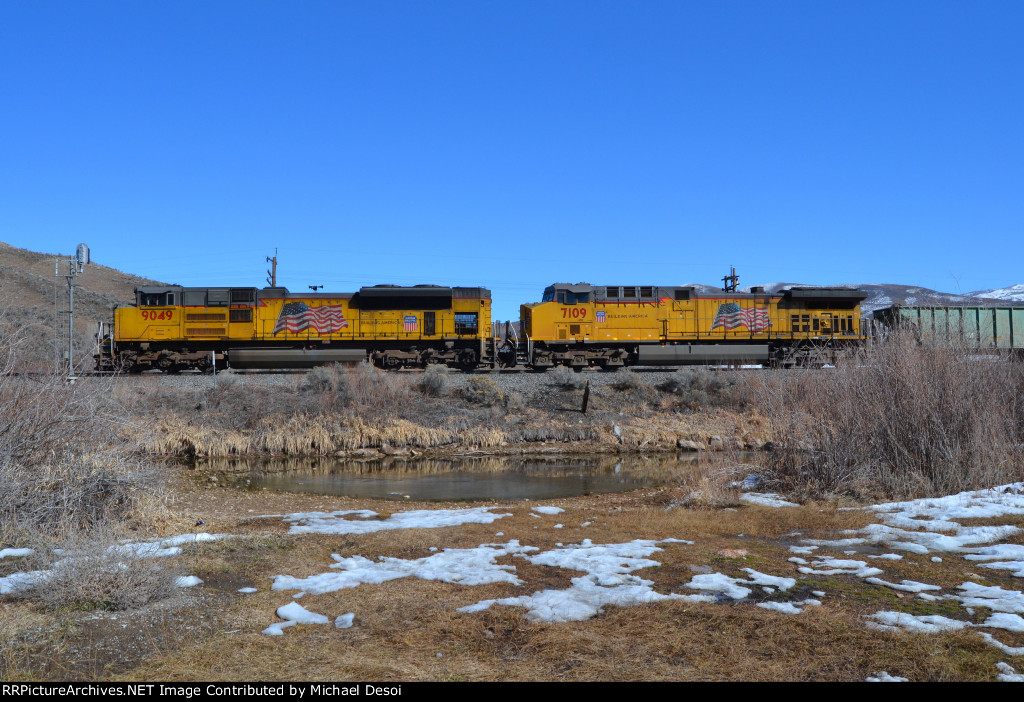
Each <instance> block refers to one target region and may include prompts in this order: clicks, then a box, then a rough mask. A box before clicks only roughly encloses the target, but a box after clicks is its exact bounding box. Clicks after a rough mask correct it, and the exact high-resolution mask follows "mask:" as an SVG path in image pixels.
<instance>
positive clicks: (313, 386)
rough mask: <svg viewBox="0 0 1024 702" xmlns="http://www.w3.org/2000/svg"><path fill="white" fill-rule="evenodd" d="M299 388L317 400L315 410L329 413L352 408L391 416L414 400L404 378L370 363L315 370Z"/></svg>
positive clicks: (323, 367)
mask: <svg viewBox="0 0 1024 702" xmlns="http://www.w3.org/2000/svg"><path fill="white" fill-rule="evenodd" d="M300 389H301V391H302V392H303V393H304V394H306V395H308V396H311V397H313V398H315V399H316V400H317V401H318V403H317V404H318V406H314V407H315V408H316V410H318V411H319V412H320V413H327V414H330V413H334V412H339V411H342V410H346V409H350V408H359V409H362V410H369V411H370V412H376V413H384V414H391V413H395V412H397V411H398V410H400V409H401V408H402V407H404V406H405V405H406V404H407V403H408V402H409V400H410V399H411V391H410V388H409V381H408V380H407V379H406V377H405V376H403V375H400V374H398V373H386V372H385V371H382V370H380V369H379V368H375V367H374V366H372V365H370V364H369V363H360V364H358V365H356V366H354V367H345V366H343V365H342V364H338V363H335V364H332V365H329V366H321V367H318V368H314V369H313V370H312V371H310V372H309V373H308V374H307V375H306V377H305V378H303V381H302V385H301V387H300Z"/></svg>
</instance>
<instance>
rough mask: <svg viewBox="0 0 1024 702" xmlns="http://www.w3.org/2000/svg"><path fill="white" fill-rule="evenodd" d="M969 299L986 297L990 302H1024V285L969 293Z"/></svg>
mask: <svg viewBox="0 0 1024 702" xmlns="http://www.w3.org/2000/svg"><path fill="white" fill-rule="evenodd" d="M967 297H984V298H987V299H990V300H1003V301H1005V302H1024V284H1020V285H1011V286H1009V287H1007V288H995V289H993V290H978V291H976V292H970V293H967Z"/></svg>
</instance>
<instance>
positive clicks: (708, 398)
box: [658, 368, 733, 410]
mask: <svg viewBox="0 0 1024 702" xmlns="http://www.w3.org/2000/svg"><path fill="white" fill-rule="evenodd" d="M732 385H733V383H732V382H731V381H730V380H729V379H727V378H726V377H725V375H724V374H723V373H719V372H717V371H711V370H708V369H706V368H682V369H680V370H677V371H676V372H675V373H672V374H671V375H670V376H669V377H668V378H666V379H665V381H664V382H663V383H661V385H659V386H658V387H659V388H660V389H661V390H662V391H663V392H665V393H668V394H669V395H672V396H674V397H675V398H676V400H677V401H678V402H679V403H680V404H681V405H683V406H684V407H687V408H689V409H693V410H697V409H700V408H701V407H707V406H709V405H711V404H713V403H714V402H715V401H716V400H719V399H721V397H722V395H723V394H724V393H725V392H726V391H727V390H728V389H729V388H730V387H731V386H732Z"/></svg>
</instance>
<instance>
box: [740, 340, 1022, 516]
mask: <svg viewBox="0 0 1024 702" xmlns="http://www.w3.org/2000/svg"><path fill="white" fill-rule="evenodd" d="M757 395H758V397H759V401H760V405H761V409H762V411H763V412H764V414H765V416H766V417H767V418H768V419H769V422H770V424H771V433H772V435H774V436H776V437H780V442H779V449H780V450H777V451H775V452H773V453H771V454H769V466H770V468H771V469H772V471H773V477H774V481H775V483H776V487H779V488H781V489H785V490H792V491H796V492H803V493H809V494H813V495H829V494H850V495H853V496H858V497H860V496H863V497H870V498H875V497H891V498H915V497H925V496H935V495H948V494H952V493H956V492H960V491H964V490H971V489H979V488H983V487H990V486H992V485H997V484H1001V483H1005V482H1011V481H1014V480H1020V479H1021V478H1024V445H1022V441H1024V369H1022V368H1021V367H1020V366H1019V365H1018V364H1015V363H1010V362H1006V361H1005V360H999V359H989V360H984V359H982V358H979V357H978V356H977V352H976V351H974V350H972V349H971V348H968V347H967V346H965V345H964V344H962V343H960V342H957V341H956V340H945V341H943V342H938V341H934V342H932V343H927V344H923V343H920V341H919V340H918V339H917V338H915V336H914V335H913V334H912V333H909V332H897V333H894V334H893V335H891V337H890V338H889V339H887V340H886V341H884V342H880V343H877V344H874V345H872V346H870V347H868V348H865V349H863V350H862V351H861V352H859V353H858V354H857V355H856V357H855V358H854V359H852V360H851V362H849V363H846V364H844V365H842V366H841V367H839V368H834V369H824V370H821V371H808V370H804V371H790V372H783V371H778V372H772V373H769V374H766V375H763V376H761V379H760V385H759V387H758V389H757Z"/></svg>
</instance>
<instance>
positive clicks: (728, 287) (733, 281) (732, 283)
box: [722, 266, 740, 292]
mask: <svg viewBox="0 0 1024 702" xmlns="http://www.w3.org/2000/svg"><path fill="white" fill-rule="evenodd" d="M739 282H740V277H739V276H738V275H736V268H735V267H734V266H729V275H727V276H724V277H723V278H722V283H724V285H722V292H736V285H737V284H738V283H739Z"/></svg>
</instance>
